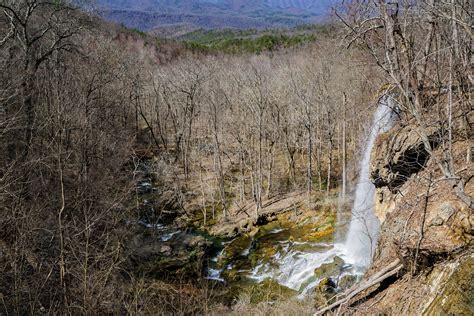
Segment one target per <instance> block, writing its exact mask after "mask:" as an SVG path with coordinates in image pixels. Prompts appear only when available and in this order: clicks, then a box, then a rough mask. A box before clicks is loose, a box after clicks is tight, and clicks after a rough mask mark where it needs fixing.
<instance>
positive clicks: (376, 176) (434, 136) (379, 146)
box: [371, 125, 439, 192]
mask: <svg viewBox="0 0 474 316" xmlns="http://www.w3.org/2000/svg"><path fill="white" fill-rule="evenodd" d="M428 135H429V136H428V138H429V140H430V143H431V145H432V147H436V146H437V144H438V139H439V136H438V131H437V130H436V129H431V130H429V131H428ZM429 158H430V157H429V154H428V152H427V151H426V149H425V147H424V144H423V141H422V140H421V137H420V136H419V134H418V132H417V131H416V129H415V128H414V127H413V126H411V125H409V126H406V127H404V128H401V127H398V128H396V129H394V130H392V131H391V132H389V133H387V134H385V135H382V136H381V137H379V138H378V140H377V142H376V144H375V147H374V150H373V152H372V166H371V178H372V181H373V183H374V184H375V186H376V187H377V188H381V187H388V188H389V190H390V191H392V192H394V191H396V190H397V188H399V187H400V186H401V185H402V184H403V183H405V182H406V181H407V180H408V179H409V178H410V176H411V175H412V174H415V173H417V172H419V171H420V170H421V169H422V168H423V167H424V166H425V165H426V163H427V161H428V159H429Z"/></svg>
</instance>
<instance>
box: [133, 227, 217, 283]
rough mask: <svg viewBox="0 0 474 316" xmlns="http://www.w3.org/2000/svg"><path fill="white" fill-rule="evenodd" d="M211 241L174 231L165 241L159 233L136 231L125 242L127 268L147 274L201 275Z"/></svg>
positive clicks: (153, 275)
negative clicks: (129, 239)
mask: <svg viewBox="0 0 474 316" xmlns="http://www.w3.org/2000/svg"><path fill="white" fill-rule="evenodd" d="M211 245H212V242H211V241H209V240H207V239H205V238H204V237H202V236H194V235H191V234H187V233H177V234H176V235H175V236H174V238H173V239H171V240H169V241H166V242H164V241H163V240H162V239H161V237H160V236H159V234H151V233H150V232H148V231H144V232H142V233H137V234H136V235H135V237H134V238H133V239H132V240H131V241H130V243H129V244H128V245H127V248H128V264H127V267H128V269H129V270H131V271H133V272H136V273H139V274H146V275H148V276H150V277H161V276H164V275H166V276H176V277H183V276H188V277H192V276H197V275H200V273H201V271H202V269H203V267H204V261H205V259H206V256H207V255H208V254H209V250H210V248H211Z"/></svg>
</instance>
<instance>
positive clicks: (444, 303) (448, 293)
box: [424, 257, 474, 315]
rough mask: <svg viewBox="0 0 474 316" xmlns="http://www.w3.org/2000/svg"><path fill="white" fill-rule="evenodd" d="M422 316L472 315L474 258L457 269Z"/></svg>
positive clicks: (473, 304)
mask: <svg viewBox="0 0 474 316" xmlns="http://www.w3.org/2000/svg"><path fill="white" fill-rule="evenodd" d="M424 315H474V258H472V257H471V258H469V259H466V260H464V261H463V262H462V263H461V264H460V265H459V266H458V267H457V269H456V271H455V272H454V273H453V274H452V276H451V278H449V280H447V282H446V285H445V286H444V288H443V289H442V292H440V293H439V294H438V295H437V296H436V298H435V299H434V300H433V302H432V303H431V305H430V306H429V307H428V308H427V310H425V312H424Z"/></svg>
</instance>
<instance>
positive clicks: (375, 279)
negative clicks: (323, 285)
mask: <svg viewBox="0 0 474 316" xmlns="http://www.w3.org/2000/svg"><path fill="white" fill-rule="evenodd" d="M402 268H403V264H401V263H400V260H399V259H397V260H395V261H394V262H392V263H391V264H389V265H388V266H387V267H385V268H384V269H382V270H381V271H379V272H377V273H376V274H374V275H373V276H371V277H370V278H369V279H368V280H367V281H365V282H362V283H361V284H357V285H356V286H355V287H352V288H351V289H349V290H348V291H347V292H345V293H344V294H343V296H344V298H342V299H340V300H338V301H336V302H334V303H332V304H331V305H328V306H326V307H325V308H323V309H321V310H319V311H317V312H316V313H315V314H314V315H315V316H318V315H323V314H324V313H326V312H329V311H331V310H332V309H334V308H336V307H338V306H339V305H342V304H345V303H347V302H348V301H349V300H351V299H352V298H353V297H354V296H356V295H357V294H359V293H360V292H362V291H364V290H367V289H368V288H370V287H372V286H374V285H376V284H378V283H380V282H382V281H383V280H385V279H387V278H389V277H391V276H392V275H395V274H396V273H398V271H400V270H401V269H402Z"/></svg>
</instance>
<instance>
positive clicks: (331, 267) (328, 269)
mask: <svg viewBox="0 0 474 316" xmlns="http://www.w3.org/2000/svg"><path fill="white" fill-rule="evenodd" d="M343 266H344V260H342V259H341V258H340V257H338V256H336V257H334V260H333V261H332V262H330V263H323V264H322V265H321V266H320V267H319V268H316V269H314V275H315V276H316V277H317V278H329V277H331V276H337V275H339V273H340V271H341V270H342V267H343Z"/></svg>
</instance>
